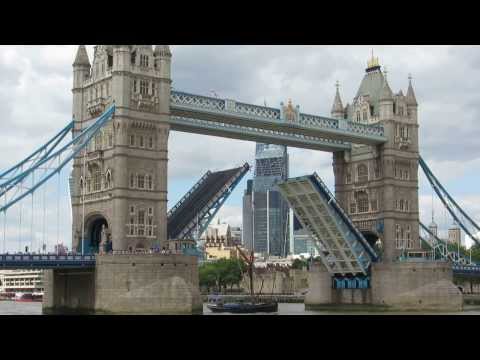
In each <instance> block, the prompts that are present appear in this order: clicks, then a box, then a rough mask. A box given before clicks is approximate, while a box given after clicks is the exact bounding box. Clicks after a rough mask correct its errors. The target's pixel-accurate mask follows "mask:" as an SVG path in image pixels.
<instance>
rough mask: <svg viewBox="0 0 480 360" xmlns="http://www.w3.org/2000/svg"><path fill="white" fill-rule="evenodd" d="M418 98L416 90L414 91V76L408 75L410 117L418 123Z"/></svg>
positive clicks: (408, 108) (408, 109) (408, 110)
mask: <svg viewBox="0 0 480 360" xmlns="http://www.w3.org/2000/svg"><path fill="white" fill-rule="evenodd" d="M417 109H418V104H417V98H416V97H415V92H414V91H413V86H412V76H411V75H409V76H408V90H407V112H408V115H409V117H410V119H411V120H412V121H413V122H414V123H416V122H417V120H418V119H417Z"/></svg>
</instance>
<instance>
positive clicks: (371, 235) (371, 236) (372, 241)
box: [362, 231, 381, 251]
mask: <svg viewBox="0 0 480 360" xmlns="http://www.w3.org/2000/svg"><path fill="white" fill-rule="evenodd" d="M362 235H363V237H364V238H365V240H367V242H368V244H369V245H370V246H371V247H372V248H374V249H375V251H377V248H378V244H377V242H378V241H379V240H380V237H379V236H378V234H376V233H375V232H373V231H362ZM380 242H381V241H380Z"/></svg>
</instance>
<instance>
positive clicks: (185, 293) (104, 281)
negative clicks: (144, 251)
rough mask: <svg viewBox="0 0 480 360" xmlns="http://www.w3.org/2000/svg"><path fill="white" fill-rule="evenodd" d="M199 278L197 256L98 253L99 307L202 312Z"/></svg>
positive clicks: (126, 310) (116, 310)
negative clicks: (99, 254) (102, 254)
mask: <svg viewBox="0 0 480 360" xmlns="http://www.w3.org/2000/svg"><path fill="white" fill-rule="evenodd" d="M198 281H199V279H198V267H197V259H196V257H192V256H183V255H159V254H152V255H104V256H98V257H97V266H96V299H95V310H96V311H97V312H107V313H137V314H191V313H196V312H201V311H202V302H201V298H200V292H199V285H198Z"/></svg>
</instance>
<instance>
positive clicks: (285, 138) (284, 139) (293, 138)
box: [169, 116, 351, 152]
mask: <svg viewBox="0 0 480 360" xmlns="http://www.w3.org/2000/svg"><path fill="white" fill-rule="evenodd" d="M169 122H170V128H171V129H172V130H176V131H183V132H190V133H195V134H203V135H211V136H222V137H228V138H231V139H237V140H247V141H256V142H261V143H266V144H279V145H286V146H293V147H298V148H305V149H314V150H321V151H329V152H334V151H343V150H350V148H351V145H350V144H349V143H346V142H343V141H339V140H331V139H325V138H319V137H314V136H308V135H302V134H295V133H287V132H283V131H280V130H267V129H263V128H259V127H249V126H242V125H235V124H230V123H221V122H216V121H207V120H200V119H193V118H187V117H181V116H170V121H169Z"/></svg>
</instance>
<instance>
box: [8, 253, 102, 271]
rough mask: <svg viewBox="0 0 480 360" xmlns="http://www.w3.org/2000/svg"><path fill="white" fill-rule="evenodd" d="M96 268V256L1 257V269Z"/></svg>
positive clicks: (28, 255) (27, 255)
mask: <svg viewBox="0 0 480 360" xmlns="http://www.w3.org/2000/svg"><path fill="white" fill-rule="evenodd" d="M93 267H95V255H54V254H48V255H30V254H23V255H11V254H1V255H0V269H57V268H62V269H79V268H93Z"/></svg>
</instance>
